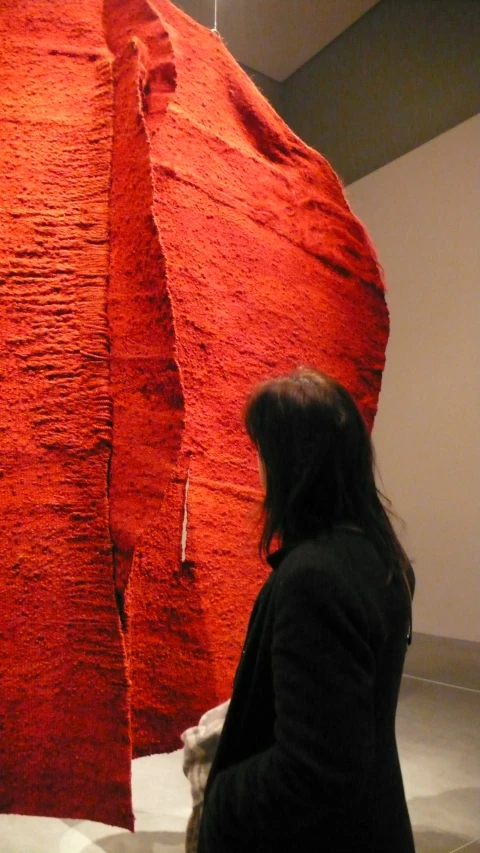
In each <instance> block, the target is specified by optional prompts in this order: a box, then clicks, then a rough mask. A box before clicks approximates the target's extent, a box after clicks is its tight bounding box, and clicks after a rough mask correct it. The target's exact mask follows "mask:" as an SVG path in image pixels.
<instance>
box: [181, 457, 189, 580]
mask: <svg viewBox="0 0 480 853" xmlns="http://www.w3.org/2000/svg"><path fill="white" fill-rule="evenodd" d="M189 486H190V470H189V471H188V473H187V481H186V483H185V503H184V505H183V522H182V566H183V565H185V562H186V559H187V524H188V489H189Z"/></svg>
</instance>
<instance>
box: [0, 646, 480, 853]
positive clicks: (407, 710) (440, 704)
mask: <svg viewBox="0 0 480 853" xmlns="http://www.w3.org/2000/svg"><path fill="white" fill-rule="evenodd" d="M479 732H480V645H479V644H474V643H465V642H461V641H452V640H442V639H440V638H436V637H429V636H427V635H424V634H414V638H413V643H412V646H410V649H409V652H408V658H407V665H406V674H405V676H404V679H403V683H402V690H401V695H400V701H399V708H398V715H397V739H398V745H399V751H400V759H401V763H402V769H403V776H404V782H405V788H406V792H407V799H408V804H409V809H410V815H411V818H412V824H413V826H414V833H415V840H416V848H417V853H458V851H460V850H461V851H462V853H463V851H465V853H480V737H479ZM181 758H182V756H181V752H180V751H179V752H176V753H172V754H170V755H158V756H150V757H147V758H141V759H138V760H136V761H134V763H133V796H134V810H135V814H136V832H135V834H131V833H129V832H125V831H124V830H121V829H117V828H115V827H111V826H104V825H102V824H98V823H91V822H89V821H78V820H53V819H50V818H35V817H22V816H18V815H0V853H181V851H183V849H184V847H183V830H184V827H185V824H186V821H187V817H188V814H189V811H190V795H189V786H188V783H187V782H186V780H185V779H184V777H183V775H182V771H181ZM298 853H302V851H298ZM385 853H388V851H385Z"/></svg>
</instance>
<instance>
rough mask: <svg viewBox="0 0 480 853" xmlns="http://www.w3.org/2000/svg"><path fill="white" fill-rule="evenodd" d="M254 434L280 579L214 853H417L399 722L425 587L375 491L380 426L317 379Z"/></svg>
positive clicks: (261, 620)
mask: <svg viewBox="0 0 480 853" xmlns="http://www.w3.org/2000/svg"><path fill="white" fill-rule="evenodd" d="M245 423H246V428H247V432H248V434H249V436H250V438H251V440H252V441H253V443H254V445H255V447H256V449H257V451H258V456H259V467H260V474H261V479H262V482H263V485H264V488H265V498H264V504H263V510H264V513H263V521H264V524H263V532H262V537H261V550H262V551H263V553H264V554H266V556H267V561H268V563H269V564H270V566H271V568H272V573H271V574H270V577H269V578H268V580H267V581H266V583H265V584H264V586H263V588H262V590H261V591H260V594H259V596H258V598H257V601H256V603H255V606H254V608H253V612H252V615H251V619H250V624H249V627H248V632H247V637H246V641H245V645H244V649H243V652H242V656H241V660H240V664H239V666H238V670H237V674H236V677H235V682H234V689H233V695H232V699H231V702H230V706H229V709H228V713H227V717H226V720H225V725H224V728H223V732H222V735H221V737H220V742H219V745H218V750H217V753H216V756H215V760H214V762H213V766H212V769H211V772H210V776H209V779H208V784H207V789H206V794H205V803H204V811H203V818H202V822H201V826H200V839H199V848H198V849H199V853H310V851H318V853H413V851H414V842H413V836H412V829H411V824H410V819H409V815H408V810H407V805H406V800H405V793H404V787H403V781H402V774H401V769H400V764H399V759H398V752H397V745H396V739H395V713H396V706H397V700H398V693H399V688H400V681H401V676H402V670H403V665H404V660H405V654H406V649H407V642H408V643H409V642H410V641H411V597H410V589H411V591H412V593H413V589H414V585H415V577H414V573H413V570H412V568H411V566H410V564H409V562H408V559H407V557H406V555H405V553H404V551H403V549H402V547H401V545H400V543H399V541H398V539H397V537H396V535H395V533H394V530H393V527H392V525H391V522H390V520H389V517H388V514H387V512H386V510H385V508H384V506H383V504H382V501H381V499H380V497H379V493H378V490H377V488H376V486H375V480H374V463H373V450H372V445H371V442H370V437H369V434H368V431H367V429H366V426H365V423H364V421H363V419H362V416H361V414H360V412H359V410H358V409H357V406H356V405H355V403H354V401H353V399H352V397H351V396H350V394H349V393H348V392H347V391H346V390H345V388H343V387H342V386H341V385H340V384H339V383H337V382H335V381H334V380H333V379H331V378H329V377H328V376H326V375H324V374H322V373H317V372H315V371H313V370H304V369H302V370H299V371H296V372H295V373H294V374H292V375H291V376H287V377H283V378H280V379H273V380H271V381H268V382H265V383H263V384H262V385H260V386H259V387H257V388H256V389H255V390H254V391H253V393H252V395H251V397H250V399H249V400H248V402H247V406H246V410H245ZM274 543H275V544H276V545H277V546H279V549H278V550H276V551H274V552H273V553H271V549H272V546H273V544H274ZM409 628H410V632H409ZM407 634H408V637H407Z"/></svg>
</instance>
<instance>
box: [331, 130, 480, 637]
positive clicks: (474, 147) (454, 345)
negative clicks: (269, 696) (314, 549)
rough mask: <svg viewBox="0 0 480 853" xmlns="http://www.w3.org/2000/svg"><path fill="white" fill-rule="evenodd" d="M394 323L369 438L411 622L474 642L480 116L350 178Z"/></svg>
mask: <svg viewBox="0 0 480 853" xmlns="http://www.w3.org/2000/svg"><path fill="white" fill-rule="evenodd" d="M347 195H348V198H349V201H350V203H351V206H352V208H353V210H354V211H355V213H356V214H357V215H358V216H359V218H360V219H361V220H362V221H363V222H364V224H365V225H366V227H367V229H368V230H369V232H370V235H371V237H372V239H373V242H374V244H375V245H376V248H377V251H378V254H379V257H380V261H381V263H382V265H383V267H384V269H385V276H386V281H387V288H388V292H387V301H388V305H389V309H390V315H391V316H390V320H391V333H390V341H389V344H388V348H387V363H386V369H385V373H384V379H383V387H382V392H381V395H380V402H379V409H378V415H377V420H376V424H375V428H374V433H373V437H374V442H375V447H376V450H377V458H378V463H379V468H380V473H381V475H382V480H383V484H384V487H385V491H386V493H387V495H388V496H389V497H390V499H391V500H392V502H393V505H394V507H395V509H396V510H397V512H398V513H399V514H400V515H401V516H402V517H403V518H404V520H405V522H406V525H407V529H406V533H405V535H404V537H403V539H404V543H405V544H406V546H407V550H408V553H409V555H410V556H411V557H412V558H413V560H414V566H415V570H416V575H417V590H416V595H415V602H414V631H420V632H423V633H427V634H435V635H438V636H443V637H453V638H457V639H462V640H474V641H480V115H477V116H474V117H473V118H471V119H469V120H468V121H466V122H464V123H462V124H460V125H458V126H457V127H455V128H453V129H452V130H450V131H448V132H447V133H444V134H442V135H441V136H438V137H437V138H436V139H434V140H432V141H431V142H428V143H427V144H425V145H422V146H421V147H420V148H417V149H415V150H414V151H411V152H410V153H408V154H406V155H405V156H403V157H401V158H399V159H398V160H395V161H394V162H392V163H389V164H388V165H387V166H384V167H383V168H382V169H379V170H378V171H376V172H373V173H372V174H370V175H367V176H366V177H365V178H362V179H361V180H359V181H357V182H356V183H354V184H351V185H350V186H349V187H348V189H347Z"/></svg>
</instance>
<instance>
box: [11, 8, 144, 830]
mask: <svg viewBox="0 0 480 853" xmlns="http://www.w3.org/2000/svg"><path fill="white" fill-rule="evenodd" d="M0 75H1V82H0V116H1V119H0V163H1V167H0V205H1V207H0V290H1V300H0V311H1V319H0V329H1V335H2V344H1V404H0V429H1V439H2V442H1V449H0V469H1V480H0V490H1V513H0V532H1V542H2V547H1V550H0V600H1V602H2V604H1V615H0V768H1V770H0V810H1V811H4V812H15V813H20V814H35V815H47V816H58V817H70V818H90V819H92V820H98V821H103V822H105V823H110V824H118V825H122V826H125V827H131V826H132V825H133V816H132V806H131V795H130V758H131V748H130V734H129V717H128V704H127V686H128V685H127V677H126V670H125V650H124V643H123V638H122V634H121V628H120V622H119V618H118V611H117V606H116V601H115V593H114V584H113V566H112V558H111V540H110V533H109V520H108V503H107V478H108V468H109V459H110V453H111V443H112V411H111V397H110V391H109V358H108V355H109V341H108V326H107V316H106V285H107V276H108V259H109V242H108V223H109V177H110V162H111V148H112V112H113V84H112V75H111V57H110V55H109V52H108V50H107V49H106V46H105V41H104V36H103V30H102V3H101V0H89V2H88V3H82V4H79V3H73V2H65V0H48V2H45V3H39V2H35V1H34V0H23V2H22V3H18V2H14V0H2V4H1V9H0ZM0 847H2V845H1V842H0Z"/></svg>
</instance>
